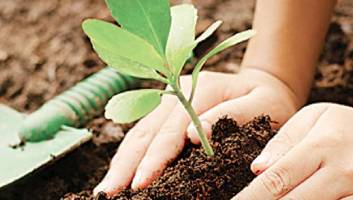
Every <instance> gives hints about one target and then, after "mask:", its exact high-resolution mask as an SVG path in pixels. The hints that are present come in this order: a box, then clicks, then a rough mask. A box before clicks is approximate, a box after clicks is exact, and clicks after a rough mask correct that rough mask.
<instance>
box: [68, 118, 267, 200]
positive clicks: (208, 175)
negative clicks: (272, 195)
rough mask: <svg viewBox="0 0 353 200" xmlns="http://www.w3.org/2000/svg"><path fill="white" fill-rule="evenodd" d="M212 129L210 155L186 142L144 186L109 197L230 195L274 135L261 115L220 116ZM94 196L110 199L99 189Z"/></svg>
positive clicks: (71, 199)
mask: <svg viewBox="0 0 353 200" xmlns="http://www.w3.org/2000/svg"><path fill="white" fill-rule="evenodd" d="M212 129H213V136H212V143H211V145H212V148H213V149H214V151H215V155H214V156H213V157H208V156H207V155H206V154H205V153H204V151H203V149H202V148H200V147H199V146H192V145H188V146H187V147H185V148H184V151H183V152H182V153H181V155H180V156H179V158H178V159H177V161H175V162H174V163H172V164H171V165H170V166H169V167H168V168H167V169H166V170H165V172H164V174H163V175H162V176H161V177H160V178H158V179H157V180H156V181H155V182H154V183H152V184H151V186H149V187H148V188H147V189H145V190H142V191H138V192H134V191H132V190H125V191H123V192H122V193H120V194H119V195H118V196H116V197H114V198H111V200H128V199H135V200H138V199H145V200H148V199H150V200H164V199H165V200H167V199H169V200H173V199H174V200H183V199H185V200H192V199H195V200H197V199H218V200H223V199H224V200H228V199H230V198H231V197H232V196H234V195H235V194H236V193H238V192H239V191H240V190H241V189H242V188H244V186H246V185H247V184H248V183H249V182H250V181H251V180H252V179H253V178H254V177H255V176H254V175H253V174H252V172H251V170H250V169H249V166H250V163H251V162H252V161H253V159H255V157H256V156H257V155H258V154H259V153H260V152H261V149H262V148H263V147H264V146H265V144H266V143H267V141H268V140H269V139H270V138H271V137H272V136H273V135H274V132H273V131H272V130H271V120H270V118H269V117H268V116H261V117H258V118H255V119H254V120H253V121H251V122H248V123H246V124H244V125H243V126H238V124H237V123H236V122H235V121H234V120H232V119H229V118H226V117H224V118H222V119H220V120H219V121H218V122H217V123H216V124H215V125H214V126H213V128H212ZM234 180H237V181H234ZM84 196H87V197H84ZM98 198H100V199H102V200H103V199H110V198H106V197H105V195H104V194H103V193H102V194H100V195H99V197H98ZM63 199H65V200H91V199H92V200H93V199H94V198H93V197H91V196H90V192H84V193H81V194H78V195H75V194H67V195H66V196H65V197H64V198H63Z"/></svg>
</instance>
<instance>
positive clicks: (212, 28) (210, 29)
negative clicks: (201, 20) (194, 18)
mask: <svg viewBox="0 0 353 200" xmlns="http://www.w3.org/2000/svg"><path fill="white" fill-rule="evenodd" d="M221 24H222V21H220V20H218V21H216V22H215V23H213V24H212V25H211V26H209V27H208V28H207V30H206V31H205V32H203V33H202V34H201V35H200V36H199V37H198V38H197V39H196V43H200V42H202V41H204V40H206V39H207V38H208V37H210V36H211V35H212V34H213V33H214V32H215V31H216V30H217V29H218V28H219V26H221Z"/></svg>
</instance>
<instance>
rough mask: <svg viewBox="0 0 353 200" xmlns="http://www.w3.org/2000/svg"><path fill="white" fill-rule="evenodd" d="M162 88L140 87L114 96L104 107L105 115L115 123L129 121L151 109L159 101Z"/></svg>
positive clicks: (136, 118) (138, 117)
mask: <svg viewBox="0 0 353 200" xmlns="http://www.w3.org/2000/svg"><path fill="white" fill-rule="evenodd" d="M163 92H164V91H163V90H156V89H141V90H134V91H128V92H124V93H121V94H118V95H116V96H114V97H113V98H112V99H111V100H110V101H109V102H108V104H107V106H106V107H105V117H106V118H107V119H112V120H113V121H114V122H115V123H130V122H133V121H135V120H138V119H140V118H141V117H143V116H145V115H147V114H148V113H150V112H151V111H153V110H154V109H155V108H156V107H157V106H158V105H159V104H160V103H161V95H162V93H163Z"/></svg>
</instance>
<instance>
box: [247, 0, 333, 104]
mask: <svg viewBox="0 0 353 200" xmlns="http://www.w3.org/2000/svg"><path fill="white" fill-rule="evenodd" d="M334 4H335V1H334V0H320V1H317V0H280V1H279V0H258V1H257V4H256V11H255V18H254V23H253V28H254V29H255V30H256V31H257V35H256V36H255V37H254V38H253V39H251V40H250V42H249V45H248V48H247V51H246V54H245V57H244V59H243V63H242V66H243V68H248V67H251V68H258V69H261V70H264V71H267V72H269V73H271V74H273V75H274V76H276V77H278V78H279V79H281V80H282V81H283V82H284V83H285V84H286V85H287V86H288V87H290V88H291V90H293V92H294V93H295V95H296V96H297V98H298V104H300V105H302V104H304V103H305V101H306V99H307V97H308V95H309V92H310V87H311V83H312V80H313V76H314V72H315V66H316V63H317V59H318V57H319V54H320V51H321V47H322V44H323V41H324V38H325V35H326V31H327V27H328V24H329V21H330V17H331V13H332V10H333V7H334Z"/></svg>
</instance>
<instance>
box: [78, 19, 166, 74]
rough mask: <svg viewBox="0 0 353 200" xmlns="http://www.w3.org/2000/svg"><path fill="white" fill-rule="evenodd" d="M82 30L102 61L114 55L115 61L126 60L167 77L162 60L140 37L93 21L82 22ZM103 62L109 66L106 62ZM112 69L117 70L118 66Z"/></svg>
mask: <svg viewBox="0 0 353 200" xmlns="http://www.w3.org/2000/svg"><path fill="white" fill-rule="evenodd" d="M82 28H83V30H84V31H85V33H86V34H87V35H88V37H89V38H90V39H91V42H92V43H93V45H94V47H98V48H99V50H98V51H99V52H97V53H100V56H101V57H102V58H103V59H104V58H106V57H110V58H111V57H112V56H115V55H116V59H118V58H119V57H121V58H124V59H125V60H126V59H128V60H131V61H133V62H136V63H139V64H142V65H144V66H146V67H149V68H151V69H155V70H157V71H159V72H161V73H163V74H166V75H167V74H168V73H169V71H168V70H167V69H166V68H164V61H163V59H162V58H161V57H160V55H159V54H158V53H157V52H156V50H155V49H154V48H153V46H152V45H150V44H149V43H148V42H146V41H145V40H143V39H141V38H140V37H138V36H136V35H134V34H132V33H130V32H128V31H126V30H124V29H122V28H119V27H118V26H115V25H114V24H111V23H108V22H104V21H101V20H95V19H89V20H86V21H85V22H83V24H82ZM103 49H104V50H103ZM107 52H109V54H108V55H105V54H104V53H107ZM104 61H105V62H107V63H108V64H111V63H109V62H108V61H107V60H104ZM122 62H123V61H122ZM112 66H113V65H112ZM114 67H117V68H118V67H119V66H114ZM125 67H128V66H125Z"/></svg>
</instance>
